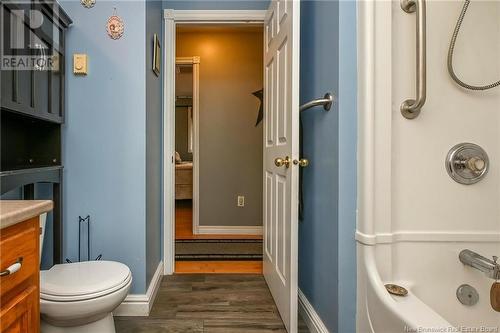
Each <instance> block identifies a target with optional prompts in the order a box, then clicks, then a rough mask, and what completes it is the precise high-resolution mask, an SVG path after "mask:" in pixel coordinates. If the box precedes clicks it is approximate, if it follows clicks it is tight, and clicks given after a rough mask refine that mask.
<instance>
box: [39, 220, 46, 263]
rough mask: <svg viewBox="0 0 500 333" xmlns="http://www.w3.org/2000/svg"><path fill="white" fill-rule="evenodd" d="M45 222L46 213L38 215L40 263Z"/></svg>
mask: <svg viewBox="0 0 500 333" xmlns="http://www.w3.org/2000/svg"><path fill="white" fill-rule="evenodd" d="M46 222H47V213H43V214H42V215H40V252H39V259H40V263H41V262H42V249H43V238H44V236H45V224H46Z"/></svg>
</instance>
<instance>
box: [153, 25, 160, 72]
mask: <svg viewBox="0 0 500 333" xmlns="http://www.w3.org/2000/svg"><path fill="white" fill-rule="evenodd" d="M160 66H161V44H160V39H159V38H158V35H157V34H154V36H153V72H154V73H155V74H156V76H160Z"/></svg>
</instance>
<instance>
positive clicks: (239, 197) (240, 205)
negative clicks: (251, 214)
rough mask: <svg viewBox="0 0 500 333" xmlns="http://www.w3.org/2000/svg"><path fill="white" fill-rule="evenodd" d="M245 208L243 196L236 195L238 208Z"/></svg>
mask: <svg viewBox="0 0 500 333" xmlns="http://www.w3.org/2000/svg"><path fill="white" fill-rule="evenodd" d="M244 206H245V197H244V196H243V195H238V207H244Z"/></svg>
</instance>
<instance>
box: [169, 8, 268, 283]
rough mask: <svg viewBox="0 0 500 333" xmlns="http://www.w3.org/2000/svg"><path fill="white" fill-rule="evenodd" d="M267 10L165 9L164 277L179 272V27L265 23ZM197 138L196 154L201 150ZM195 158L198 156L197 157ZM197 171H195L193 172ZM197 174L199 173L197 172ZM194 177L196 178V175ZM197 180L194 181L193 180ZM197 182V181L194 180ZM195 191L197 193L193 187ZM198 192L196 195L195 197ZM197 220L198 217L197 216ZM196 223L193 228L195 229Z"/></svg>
mask: <svg viewBox="0 0 500 333" xmlns="http://www.w3.org/2000/svg"><path fill="white" fill-rule="evenodd" d="M266 13H267V10H175V9H164V11H163V18H164V22H165V24H164V33H163V45H164V48H163V49H164V50H165V52H164V53H163V66H164V73H165V75H164V77H163V170H162V173H163V189H162V190H163V214H162V215H163V262H164V263H165V264H164V266H163V267H164V268H163V270H164V272H163V273H164V275H171V274H173V273H174V271H175V156H174V154H175V62H176V56H175V55H176V50H175V46H176V40H175V35H176V27H177V23H181V24H201V23H204V24H251V23H262V24H264V19H265V18H266ZM196 141H197V139H195V154H196V151H197V149H196V148H197V147H196ZM193 157H194V155H193ZM193 171H194V170H193ZM194 172H196V171H194ZM193 177H194V175H193ZM193 180H194V179H193ZM193 182H194V181H193ZM193 185H194V184H193ZM193 190H196V189H195V188H193ZM194 195H195V193H193V196H194ZM193 208H194V207H193ZM193 217H194V216H193ZM194 224H195V223H194V220H193V228H194Z"/></svg>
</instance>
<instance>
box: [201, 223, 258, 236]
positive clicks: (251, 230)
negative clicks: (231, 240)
mask: <svg viewBox="0 0 500 333" xmlns="http://www.w3.org/2000/svg"><path fill="white" fill-rule="evenodd" d="M194 233H195V234H197V235H200V234H203V235H206V234H219V235H227V234H232V235H259V236H260V235H262V226H223V225H217V226H212V225H210V226H209V225H199V226H197V227H196V228H195V232H194Z"/></svg>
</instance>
